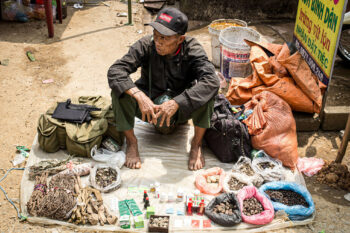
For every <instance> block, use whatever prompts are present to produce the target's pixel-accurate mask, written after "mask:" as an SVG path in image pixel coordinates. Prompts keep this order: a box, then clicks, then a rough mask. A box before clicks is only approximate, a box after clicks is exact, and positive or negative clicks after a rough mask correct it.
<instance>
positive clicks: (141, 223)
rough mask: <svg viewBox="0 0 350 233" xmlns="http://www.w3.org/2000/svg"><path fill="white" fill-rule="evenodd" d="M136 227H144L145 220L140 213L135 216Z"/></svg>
mask: <svg viewBox="0 0 350 233" xmlns="http://www.w3.org/2000/svg"><path fill="white" fill-rule="evenodd" d="M134 224H135V228H144V226H145V225H144V221H143V217H142V215H138V216H135V217H134Z"/></svg>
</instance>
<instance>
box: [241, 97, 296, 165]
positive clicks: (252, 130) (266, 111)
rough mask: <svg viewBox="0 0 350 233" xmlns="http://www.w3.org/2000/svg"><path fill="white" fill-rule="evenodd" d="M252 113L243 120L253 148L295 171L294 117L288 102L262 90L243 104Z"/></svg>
mask: <svg viewBox="0 0 350 233" xmlns="http://www.w3.org/2000/svg"><path fill="white" fill-rule="evenodd" d="M245 106H246V110H248V109H253V113H252V114H251V115H250V116H248V118H247V119H246V120H244V121H243V122H244V123H245V124H246V125H247V127H248V131H249V134H250V135H251V139H252V145H253V147H254V148H256V149H259V150H264V151H265V152H266V153H267V154H268V155H270V156H271V157H273V158H275V159H279V160H280V161H281V162H282V163H283V165H284V166H286V167H289V168H291V169H293V170H294V168H295V167H296V164H297V162H298V142H297V134H296V125H295V120H294V117H293V114H292V111H291V109H290V107H289V105H288V104H287V103H286V102H285V101H284V100H282V99H281V98H279V97H278V96H277V95H275V94H273V93H271V92H268V91H264V92H261V93H260V94H257V95H255V96H254V97H253V98H252V100H251V101H249V102H248V103H247V104H245Z"/></svg>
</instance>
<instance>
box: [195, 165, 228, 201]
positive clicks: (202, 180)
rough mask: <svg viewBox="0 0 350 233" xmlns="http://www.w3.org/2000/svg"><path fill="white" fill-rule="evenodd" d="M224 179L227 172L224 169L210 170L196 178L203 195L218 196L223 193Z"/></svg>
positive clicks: (197, 185) (215, 168) (214, 168)
mask: <svg viewBox="0 0 350 233" xmlns="http://www.w3.org/2000/svg"><path fill="white" fill-rule="evenodd" d="M213 179H214V180H215V182H214V180H213ZM224 179H225V171H224V170H223V169H222V168H219V167H213V168H209V169H208V170H205V171H203V172H202V173H201V174H199V175H198V176H197V177H196V187H197V189H199V191H201V193H205V194H209V195H217V194H219V193H220V192H221V191H222V187H223V183H224Z"/></svg>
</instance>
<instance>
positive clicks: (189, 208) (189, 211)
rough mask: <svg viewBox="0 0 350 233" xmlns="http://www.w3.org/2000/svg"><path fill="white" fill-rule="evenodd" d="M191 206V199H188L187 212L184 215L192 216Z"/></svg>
mask: <svg viewBox="0 0 350 233" xmlns="http://www.w3.org/2000/svg"><path fill="white" fill-rule="evenodd" d="M192 204H193V202H192V198H190V199H189V200H188V203H187V212H186V214H187V215H189V216H192Z"/></svg>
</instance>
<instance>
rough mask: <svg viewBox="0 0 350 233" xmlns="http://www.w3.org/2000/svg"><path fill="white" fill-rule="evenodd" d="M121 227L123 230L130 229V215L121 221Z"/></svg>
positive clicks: (123, 217) (121, 218)
mask: <svg viewBox="0 0 350 233" xmlns="http://www.w3.org/2000/svg"><path fill="white" fill-rule="evenodd" d="M119 225H120V227H121V228H123V229H129V228H130V215H123V216H121V217H120V219H119Z"/></svg>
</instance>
